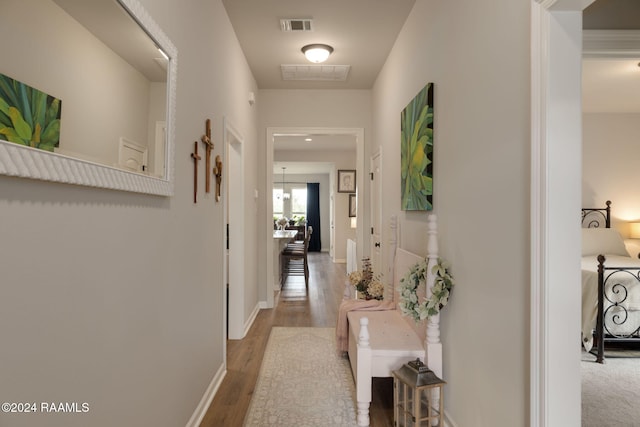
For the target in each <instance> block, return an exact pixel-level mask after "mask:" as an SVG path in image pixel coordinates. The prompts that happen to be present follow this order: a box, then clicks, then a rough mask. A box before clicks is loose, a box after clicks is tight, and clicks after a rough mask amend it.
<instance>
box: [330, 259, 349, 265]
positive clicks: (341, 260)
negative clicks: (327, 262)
mask: <svg viewBox="0 0 640 427" xmlns="http://www.w3.org/2000/svg"><path fill="white" fill-rule="evenodd" d="M333 263H334V264H346V263H347V259H346V258H336V259H334V260H333Z"/></svg>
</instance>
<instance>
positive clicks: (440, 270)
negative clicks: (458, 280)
mask: <svg viewBox="0 0 640 427" xmlns="http://www.w3.org/2000/svg"><path fill="white" fill-rule="evenodd" d="M449 269H450V266H449V264H448V263H447V262H446V261H444V260H443V259H442V258H438V262H437V263H436V264H435V265H434V266H433V267H432V269H431V272H432V273H434V274H435V275H436V277H435V281H434V284H433V286H432V287H431V297H430V298H424V299H423V301H418V294H417V290H418V286H420V284H421V283H426V273H427V260H424V261H422V262H419V263H417V264H415V265H414V266H413V267H411V268H410V269H409V271H408V272H407V274H405V276H404V277H403V278H402V279H400V289H398V292H399V293H400V304H399V306H400V310H401V311H402V314H404V315H405V316H409V317H412V318H413V320H415V321H416V322H419V321H420V320H424V319H426V318H427V317H429V316H433V315H436V314H438V313H439V312H440V310H441V309H442V308H443V307H444V306H445V305H447V303H448V302H449V295H450V293H451V288H453V286H454V285H455V282H454V280H453V276H451V272H450V271H449ZM425 286H426V285H425Z"/></svg>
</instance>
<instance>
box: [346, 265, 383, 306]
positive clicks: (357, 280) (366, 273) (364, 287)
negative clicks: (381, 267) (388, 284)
mask: <svg viewBox="0 0 640 427" xmlns="http://www.w3.org/2000/svg"><path fill="white" fill-rule="evenodd" d="M349 283H350V284H351V286H353V287H354V288H355V290H356V291H358V292H360V293H361V294H362V295H364V297H365V299H377V300H382V299H383V298H384V284H383V283H382V282H381V281H380V279H379V278H378V277H374V275H373V270H372V269H371V261H370V260H369V258H363V260H362V271H352V272H351V273H349Z"/></svg>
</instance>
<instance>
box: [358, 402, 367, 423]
mask: <svg viewBox="0 0 640 427" xmlns="http://www.w3.org/2000/svg"><path fill="white" fill-rule="evenodd" d="M358 425H359V426H368V425H369V402H360V401H358Z"/></svg>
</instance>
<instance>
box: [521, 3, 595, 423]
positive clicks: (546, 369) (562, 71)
mask: <svg viewBox="0 0 640 427" xmlns="http://www.w3.org/2000/svg"><path fill="white" fill-rule="evenodd" d="M592 2H593V0H532V2H531V24H532V25H531V234H530V239H531V242H530V244H531V315H530V316H531V329H530V347H531V348H530V350H531V352H530V376H529V377H530V411H529V412H530V422H529V425H531V426H540V427H547V426H548V427H553V426H559V425H561V426H567V427H579V426H580V419H581V407H580V401H581V382H580V348H579V345H578V344H577V343H578V339H577V337H579V336H580V249H579V248H580V221H579V216H578V212H579V209H580V207H581V194H582V193H581V178H582V156H581V154H582V129H581V127H582V106H581V91H582V89H581V78H580V76H581V67H582V10H584V8H585V7H587V6H588V5H589V4H590V3H592ZM571 284H573V286H571Z"/></svg>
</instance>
